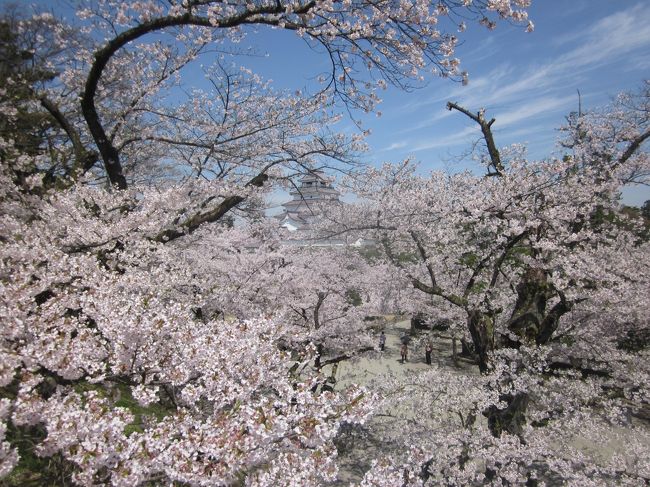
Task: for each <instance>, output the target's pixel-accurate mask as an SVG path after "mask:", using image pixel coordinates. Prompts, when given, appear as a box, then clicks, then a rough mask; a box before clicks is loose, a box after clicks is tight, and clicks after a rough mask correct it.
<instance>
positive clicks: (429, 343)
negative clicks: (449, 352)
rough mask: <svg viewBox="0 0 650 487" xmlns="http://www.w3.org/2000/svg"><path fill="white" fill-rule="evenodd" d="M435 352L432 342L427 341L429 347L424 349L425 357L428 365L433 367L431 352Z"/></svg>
mask: <svg viewBox="0 0 650 487" xmlns="http://www.w3.org/2000/svg"><path fill="white" fill-rule="evenodd" d="M432 351H433V344H432V343H431V340H427V346H426V347H425V349H424V355H425V357H426V360H427V365H431V352H432Z"/></svg>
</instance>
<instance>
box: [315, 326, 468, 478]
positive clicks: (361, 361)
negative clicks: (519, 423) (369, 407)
mask: <svg viewBox="0 0 650 487" xmlns="http://www.w3.org/2000/svg"><path fill="white" fill-rule="evenodd" d="M384 332H385V334H386V347H385V350H384V351H383V352H379V351H377V352H372V353H369V354H367V355H366V356H364V357H361V358H358V359H355V360H351V361H348V362H342V363H341V364H340V365H339V368H338V371H337V373H336V379H337V382H336V387H337V388H338V387H341V388H342V387H345V386H346V385H349V384H352V383H354V384H359V385H363V386H366V387H368V388H369V389H370V390H375V391H376V390H377V388H376V387H373V382H375V381H378V380H382V377H383V376H386V375H388V376H392V377H396V378H402V377H406V376H409V375H411V374H419V373H421V372H423V371H426V370H430V369H431V368H434V369H435V368H436V367H439V368H448V367H449V368H454V370H457V371H458V373H460V374H473V373H477V372H476V367H475V366H473V365H471V364H469V363H467V362H466V361H464V360H459V361H458V364H457V365H454V362H453V359H452V342H451V340H450V339H448V338H440V337H439V336H437V334H435V333H429V332H427V331H422V332H420V334H419V335H418V336H415V337H411V341H410V343H409V346H408V348H409V353H408V359H407V361H406V362H405V363H402V362H401V357H400V347H401V341H400V337H401V336H402V335H405V334H406V335H408V334H409V332H410V321H409V320H404V321H398V322H395V323H387V324H386V325H385V327H384ZM427 336H430V337H431V341H432V344H433V352H432V365H431V366H429V365H427V364H426V361H425V353H424V344H425V341H426V338H427ZM377 343H379V334H377ZM328 372H329V371H328ZM326 373H327V372H326ZM404 409H405V410H406V409H408V407H407V406H405V407H404ZM378 413H379V414H378V415H376V416H375V417H373V418H372V419H371V420H370V421H369V422H368V423H367V424H366V425H364V426H362V427H354V428H347V429H345V430H344V431H342V432H341V434H340V435H339V439H338V441H337V447H338V449H339V467H340V474H339V479H338V481H337V482H335V483H333V484H332V485H333V486H342V485H350V483H356V482H359V481H360V480H361V479H362V478H363V475H364V474H365V472H366V471H367V470H368V469H369V468H370V463H371V461H372V460H373V459H376V458H379V457H381V456H383V455H386V454H389V453H391V452H392V449H393V448H395V444H394V442H392V441H391V438H392V437H395V435H398V434H399V429H400V427H401V425H402V421H409V419H408V417H405V416H404V415H403V414H402V415H395V414H393V413H394V411H378ZM397 416H402V417H397Z"/></svg>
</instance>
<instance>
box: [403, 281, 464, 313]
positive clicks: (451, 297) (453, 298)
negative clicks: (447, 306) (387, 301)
mask: <svg viewBox="0 0 650 487" xmlns="http://www.w3.org/2000/svg"><path fill="white" fill-rule="evenodd" d="M409 277H410V278H411V283H412V284H413V287H414V288H415V289H418V290H420V291H422V292H424V293H427V294H430V295H432V296H440V297H441V298H443V299H445V300H447V301H449V302H450V303H451V304H454V305H456V306H459V307H461V308H463V309H465V308H466V306H467V300H466V299H464V298H462V297H460V296H457V295H455V294H449V293H446V292H445V291H444V289H442V288H441V287H440V286H427V285H426V284H424V283H423V282H422V281H420V280H419V279H418V278H417V277H413V276H409Z"/></svg>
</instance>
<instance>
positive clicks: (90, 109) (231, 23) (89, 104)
mask: <svg viewBox="0 0 650 487" xmlns="http://www.w3.org/2000/svg"><path fill="white" fill-rule="evenodd" d="M314 5H315V2H314V1H311V2H308V3H306V4H305V5H303V6H302V7H300V8H298V9H296V10H295V13H297V14H301V13H306V12H308V11H309V10H310V9H311V8H312V7H313V6H314ZM283 13H284V9H283V8H282V6H277V5H275V6H265V5H259V6H255V7H253V8H251V9H247V10H245V11H243V12H241V13H239V14H236V15H233V16H232V17H230V18H227V19H223V20H221V21H220V22H219V23H218V24H216V25H214V24H212V22H211V21H210V19H209V18H207V17H200V16H196V15H193V14H192V13H191V9H190V10H189V11H188V12H187V13H185V14H184V15H179V16H168V17H161V18H157V19H153V20H150V21H148V22H143V23H142V24H139V25H137V26H136V27H133V28H131V29H129V30H126V31H124V32H122V33H121V34H119V35H117V36H116V37H115V38H113V39H111V40H110V41H109V42H107V43H106V45H104V47H102V48H101V49H99V50H98V51H96V52H95V55H94V57H95V60H94V62H93V64H92V67H91V68H90V72H89V73H88V77H87V78H86V84H85V86H84V92H83V95H82V97H81V110H82V113H83V116H84V118H85V119H86V123H87V124H88V129H89V130H90V133H91V135H92V137H93V139H94V141H95V144H97V148H98V149H99V152H100V154H101V156H102V159H103V161H104V166H105V168H106V172H107V174H108V177H109V180H110V182H111V184H113V185H114V186H116V187H117V188H118V189H125V188H126V187H127V183H126V178H125V177H124V174H123V170H122V165H121V163H120V158H119V153H118V151H117V149H116V148H115V147H114V146H113V144H112V143H111V141H110V139H109V138H108V136H107V135H106V132H105V130H104V127H103V125H102V123H101V121H100V119H99V114H98V113H97V108H96V106H95V95H96V93H97V88H98V86H99V81H100V79H101V77H102V73H103V72H104V69H105V68H106V66H107V65H108V63H109V61H110V60H111V58H112V57H113V55H115V53H116V52H117V51H118V50H120V49H121V48H122V47H124V46H125V45H127V44H128V43H129V42H133V41H135V40H137V39H139V38H140V37H143V36H144V35H146V34H149V33H152V32H156V31H160V30H163V29H166V28H168V27H180V26H189V25H192V26H198V27H209V28H228V27H236V26H238V25H242V24H255V23H259V24H272V25H277V24H278V22H279V20H278V19H265V18H264V17H260V16H261V15H268V14H283ZM235 204H238V203H235Z"/></svg>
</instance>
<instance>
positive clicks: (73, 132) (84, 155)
mask: <svg viewBox="0 0 650 487" xmlns="http://www.w3.org/2000/svg"><path fill="white" fill-rule="evenodd" d="M38 99H39V101H40V102H41V106H43V108H45V109H46V110H47V111H48V112H49V113H50V115H52V118H54V120H56V121H57V123H58V124H59V125H60V126H61V128H62V129H63V130H64V131H65V133H66V134H67V136H68V138H69V139H70V142H71V143H72V148H73V150H74V157H75V162H74V166H73V168H72V174H71V175H70V176H72V178H73V179H76V178H77V177H78V176H80V175H82V174H84V173H85V172H86V171H88V170H89V169H90V168H91V167H93V166H94V165H95V163H96V162H97V158H98V154H97V153H96V152H95V151H89V150H87V149H86V148H85V147H84V145H83V143H82V142H81V137H80V136H79V132H77V129H76V128H75V127H74V126H73V125H72V124H71V123H70V121H69V120H68V119H67V118H66V116H65V115H64V114H63V113H62V112H61V110H59V107H58V106H56V105H55V104H54V102H52V101H51V100H50V99H49V98H47V97H46V96H45V95H41V96H39V98H38Z"/></svg>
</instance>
